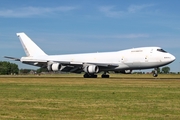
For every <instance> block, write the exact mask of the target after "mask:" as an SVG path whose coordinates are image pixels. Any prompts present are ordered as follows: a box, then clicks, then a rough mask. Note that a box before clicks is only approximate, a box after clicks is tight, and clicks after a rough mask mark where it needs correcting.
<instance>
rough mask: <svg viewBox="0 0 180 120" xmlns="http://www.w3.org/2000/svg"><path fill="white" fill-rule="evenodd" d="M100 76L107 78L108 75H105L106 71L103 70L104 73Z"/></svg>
mask: <svg viewBox="0 0 180 120" xmlns="http://www.w3.org/2000/svg"><path fill="white" fill-rule="evenodd" d="M101 78H109V75H107V72H104V73H103V74H102V75H101Z"/></svg>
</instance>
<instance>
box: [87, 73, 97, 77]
mask: <svg viewBox="0 0 180 120" xmlns="http://www.w3.org/2000/svg"><path fill="white" fill-rule="evenodd" d="M84 78H97V75H94V74H88V73H85V74H84Z"/></svg>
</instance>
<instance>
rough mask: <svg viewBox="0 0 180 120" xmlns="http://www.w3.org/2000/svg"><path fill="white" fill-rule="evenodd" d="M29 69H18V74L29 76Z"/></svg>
mask: <svg viewBox="0 0 180 120" xmlns="http://www.w3.org/2000/svg"><path fill="white" fill-rule="evenodd" d="M30 71H31V69H20V70H19V72H20V74H29V73H30Z"/></svg>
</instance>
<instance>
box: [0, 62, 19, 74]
mask: <svg viewBox="0 0 180 120" xmlns="http://www.w3.org/2000/svg"><path fill="white" fill-rule="evenodd" d="M18 72H19V68H18V65H16V64H14V63H10V62H7V61H0V75H10V74H18Z"/></svg>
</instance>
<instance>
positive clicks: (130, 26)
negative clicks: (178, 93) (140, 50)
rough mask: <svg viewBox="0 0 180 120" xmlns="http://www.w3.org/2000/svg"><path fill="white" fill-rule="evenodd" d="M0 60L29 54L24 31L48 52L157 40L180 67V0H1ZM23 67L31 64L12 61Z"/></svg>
mask: <svg viewBox="0 0 180 120" xmlns="http://www.w3.org/2000/svg"><path fill="white" fill-rule="evenodd" d="M0 3H1V4H0V61H10V62H14V61H12V60H8V59H5V58H3V57H4V56H13V57H17V58H20V57H22V56H25V53H24V50H23V48H22V46H21V43H20V41H19V39H18V37H17V36H16V33H18V32H25V33H26V34H27V35H28V36H29V37H30V38H31V39H32V40H33V41H34V42H35V43H36V44H37V45H38V46H40V47H41V48H42V49H43V50H44V51H45V52H46V53H47V54H69V53H89V52H107V51H119V50H123V49H129V48H136V47H146V46H158V47H162V48H163V49H164V50H166V51H168V52H169V53H171V54H173V55H174V56H175V57H176V61H174V62H173V63H171V64H170V65H168V66H169V67H170V68H171V71H172V72H178V71H180V12H179V11H180V7H179V5H180V1H179V0H126V1H125V0H53V1H52V0H26V1H24V0H0ZM14 63H16V64H18V65H19V68H32V67H30V66H29V65H23V64H22V63H20V62H14Z"/></svg>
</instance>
